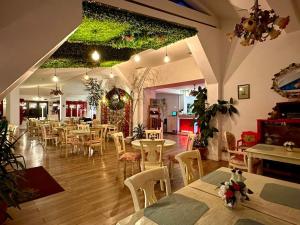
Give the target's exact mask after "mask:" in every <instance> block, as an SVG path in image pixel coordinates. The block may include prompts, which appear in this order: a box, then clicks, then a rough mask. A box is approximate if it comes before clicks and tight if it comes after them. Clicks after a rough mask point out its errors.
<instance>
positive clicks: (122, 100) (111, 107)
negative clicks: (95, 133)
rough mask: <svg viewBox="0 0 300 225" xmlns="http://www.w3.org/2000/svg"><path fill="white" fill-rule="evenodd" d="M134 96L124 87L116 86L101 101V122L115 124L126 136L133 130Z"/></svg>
mask: <svg viewBox="0 0 300 225" xmlns="http://www.w3.org/2000/svg"><path fill="white" fill-rule="evenodd" d="M131 109H132V98H131V97H130V96H129V94H128V93H127V92H125V91H124V90H123V89H120V88H116V87H114V88H113V89H112V90H111V91H109V92H108V93H107V95H106V99H105V101H103V100H102V101H101V123H109V124H114V125H116V126H117V127H118V130H119V131H122V132H123V133H124V135H125V136H129V135H131V131H132V115H133V114H132V110H131Z"/></svg>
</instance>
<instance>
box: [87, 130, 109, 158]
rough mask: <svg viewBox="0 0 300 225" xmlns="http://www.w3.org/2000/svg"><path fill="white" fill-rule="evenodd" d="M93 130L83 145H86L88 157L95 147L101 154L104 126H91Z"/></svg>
mask: <svg viewBox="0 0 300 225" xmlns="http://www.w3.org/2000/svg"><path fill="white" fill-rule="evenodd" d="M92 130H93V131H94V132H93V133H91V134H90V137H89V139H88V140H87V141H85V142H84V145H85V146H87V147H88V155H89V157H90V156H92V155H93V153H94V152H95V149H96V148H99V149H100V155H103V140H104V128H97V129H95V128H92Z"/></svg>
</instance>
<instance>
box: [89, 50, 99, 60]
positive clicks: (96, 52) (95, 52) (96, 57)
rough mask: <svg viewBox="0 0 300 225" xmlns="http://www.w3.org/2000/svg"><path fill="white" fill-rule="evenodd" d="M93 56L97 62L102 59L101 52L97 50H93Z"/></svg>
mask: <svg viewBox="0 0 300 225" xmlns="http://www.w3.org/2000/svg"><path fill="white" fill-rule="evenodd" d="M91 56H92V60H94V61H95V62H97V61H99V59H100V54H99V52H98V51H97V50H95V51H93V53H92V55H91Z"/></svg>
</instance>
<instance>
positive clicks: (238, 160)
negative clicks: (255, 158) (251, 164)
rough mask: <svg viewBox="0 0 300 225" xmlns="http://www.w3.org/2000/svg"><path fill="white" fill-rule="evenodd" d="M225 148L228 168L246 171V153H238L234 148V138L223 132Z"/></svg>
mask: <svg viewBox="0 0 300 225" xmlns="http://www.w3.org/2000/svg"><path fill="white" fill-rule="evenodd" d="M224 139H225V148H226V150H227V152H228V163H229V167H231V168H237V169H247V168H248V165H247V164H248V163H247V157H246V152H243V151H239V150H238V148H237V146H236V139H235V136H234V135H233V134H232V133H230V132H228V131H225V132H224Z"/></svg>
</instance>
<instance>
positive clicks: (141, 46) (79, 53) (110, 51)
mask: <svg viewBox="0 0 300 225" xmlns="http://www.w3.org/2000/svg"><path fill="white" fill-rule="evenodd" d="M82 7H83V20H82V23H81V25H80V26H79V27H78V29H77V30H76V31H75V32H74V34H73V35H71V36H70V38H69V39H68V41H67V42H66V43H64V44H63V45H62V46H61V47H60V48H59V49H58V51H57V52H55V54H54V55H53V56H52V57H51V58H50V59H48V60H47V61H46V63H45V64H44V65H43V66H42V67H44V68H53V67H60V68H66V67H86V66H88V67H89V66H103V67H105V66H113V65H115V64H118V63H120V62H123V61H127V60H129V58H130V57H131V55H133V54H136V53H138V52H141V51H144V50H146V49H159V48H161V47H163V46H166V45H169V44H171V43H174V42H177V41H179V40H182V39H185V38H188V37H191V36H194V35H195V34H197V30H196V29H195V28H191V27H186V26H182V25H178V24H175V23H171V22H167V21H163V20H159V19H154V18H150V17H147V16H144V15H139V14H136V13H132V12H129V11H126V10H122V9H118V8H115V7H112V6H108V5H105V4H101V3H98V2H94V1H83V3H82ZM91 49H93V50H98V51H99V52H100V54H101V60H100V64H98V65H95V64H93V63H92V62H91V61H89V59H90V57H89V54H90V52H91Z"/></svg>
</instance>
